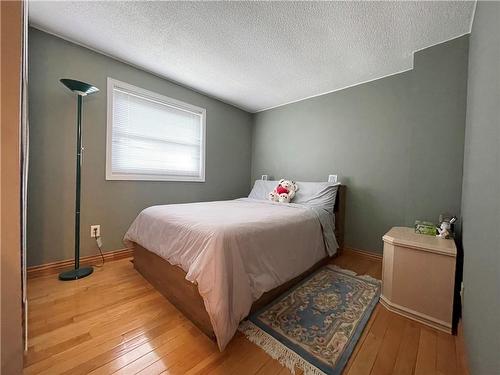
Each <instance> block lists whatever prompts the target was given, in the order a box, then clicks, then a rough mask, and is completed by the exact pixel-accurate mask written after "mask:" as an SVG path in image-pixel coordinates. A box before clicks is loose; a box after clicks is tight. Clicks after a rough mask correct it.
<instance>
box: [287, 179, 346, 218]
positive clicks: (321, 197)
mask: <svg viewBox="0 0 500 375" xmlns="http://www.w3.org/2000/svg"><path fill="white" fill-rule="evenodd" d="M297 185H298V187H299V190H297V192H296V193H295V197H294V198H293V201H292V202H293V203H298V204H305V205H308V206H311V207H316V208H322V209H324V210H327V211H328V212H330V213H331V214H333V208H334V205H335V199H336V197H337V191H338V188H339V185H340V184H339V183H333V182H297Z"/></svg>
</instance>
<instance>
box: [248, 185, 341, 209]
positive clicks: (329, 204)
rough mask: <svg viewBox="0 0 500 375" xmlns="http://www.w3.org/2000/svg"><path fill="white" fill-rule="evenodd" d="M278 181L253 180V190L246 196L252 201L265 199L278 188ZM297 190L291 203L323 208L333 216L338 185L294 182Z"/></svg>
mask: <svg viewBox="0 0 500 375" xmlns="http://www.w3.org/2000/svg"><path fill="white" fill-rule="evenodd" d="M278 183H279V181H264V180H255V183H254V185H253V189H252V191H251V192H250V194H249V195H248V198H252V199H263V200H265V199H267V196H268V195H269V193H270V192H271V191H273V189H274V188H275V187H276V186H278ZM296 183H297V186H298V187H299V190H297V192H296V193H295V197H294V198H293V199H292V203H298V204H305V205H308V206H311V207H317V208H323V209H325V210H327V211H328V212H330V213H332V214H333V206H334V205H335V199H336V197H337V190H338V187H339V185H340V184H339V183H332V182H296Z"/></svg>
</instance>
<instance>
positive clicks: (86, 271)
mask: <svg viewBox="0 0 500 375" xmlns="http://www.w3.org/2000/svg"><path fill="white" fill-rule="evenodd" d="M92 272H94V269H93V268H92V267H82V268H78V269H75V270H70V271H65V272H61V273H60V274H59V280H62V281H69V280H78V279H83V278H84V277H87V276H88V275H90V274H91V273H92Z"/></svg>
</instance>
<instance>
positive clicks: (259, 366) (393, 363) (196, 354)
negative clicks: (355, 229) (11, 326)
mask: <svg viewBox="0 0 500 375" xmlns="http://www.w3.org/2000/svg"><path fill="white" fill-rule="evenodd" d="M333 263H335V264H337V265H339V266H340V267H343V268H347V269H351V270H354V271H356V272H357V273H360V274H369V275H371V276H373V277H377V278H380V275H381V269H382V265H381V262H380V260H376V259H372V258H367V257H365V256H360V255H356V254H353V253H348V254H347V253H346V254H344V255H342V256H341V257H339V258H337V259H335V260H334V261H333ZM28 296H29V340H28V346H29V350H28V352H27V354H26V355H25V370H24V373H25V374H50V375H53V374H113V373H117V374H238V375H244V374H258V375H264V374H279V375H283V374H289V373H290V372H289V371H288V370H287V369H286V368H283V367H282V366H281V365H280V364H279V363H278V362H277V361H276V360H273V359H272V358H271V357H269V356H268V355H267V354H266V353H264V352H263V351H262V350H261V349H259V348H258V347H257V346H255V345H253V344H252V343H250V342H249V341H247V340H246V339H245V338H244V337H243V336H242V335H241V334H240V333H238V334H237V335H236V336H235V338H234V339H233V341H232V342H231V343H230V344H229V346H228V348H227V349H226V350H225V351H224V352H223V353H220V352H219V351H218V349H217V347H216V345H215V344H214V343H213V342H211V341H210V340H209V339H208V338H207V337H206V336H205V335H203V334H202V333H201V332H200V331H199V330H198V329H197V328H196V327H195V326H194V325H193V324H192V323H191V322H190V321H188V320H187V319H186V318H184V316H183V315H182V314H181V313H180V312H179V311H177V310H176V309H175V308H174V307H173V306H172V305H171V304H170V303H169V302H168V301H167V300H166V299H165V298H164V297H163V296H162V295H160V294H159V293H158V292H157V291H156V290H155V289H153V287H152V286H151V285H149V284H148V283H147V282H146V281H145V280H144V279H143V278H142V277H141V276H140V275H139V274H138V273H137V272H136V271H135V270H134V269H133V266H132V264H131V262H130V260H119V261H114V262H110V263H106V264H105V265H104V267H103V268H97V269H96V270H95V271H94V274H93V275H92V276H90V277H88V278H85V279H82V280H78V281H73V282H61V281H59V280H57V276H56V275H51V276H44V277H39V278H35V279H31V280H29V282H28ZM462 353H463V349H462V346H461V342H460V340H459V339H458V338H457V337H456V336H450V335H447V334H445V333H441V332H438V331H436V330H433V329H430V328H427V327H425V326H423V325H421V324H419V323H416V322H413V321H411V320H409V319H406V318H404V317H400V316H399V315H396V314H393V313H391V312H389V311H387V310H386V309H385V308H384V307H382V306H381V305H380V304H379V305H378V306H377V308H376V309H375V311H374V313H373V315H372V317H371V319H370V321H369V322H368V325H367V326H366V328H365V330H364V332H363V335H362V337H361V338H360V340H359V342H358V344H357V346H356V348H355V350H354V352H353V355H352V356H351V359H350V360H349V362H348V364H347V366H346V368H345V371H344V374H348V375H358V374H359V375H363V374H373V375H376V374H391V373H393V374H416V375H431V374H453V375H455V374H466V369H465V368H464V364H463V363H464V361H463V360H462V357H463V354H462Z"/></svg>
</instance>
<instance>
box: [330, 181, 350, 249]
mask: <svg viewBox="0 0 500 375" xmlns="http://www.w3.org/2000/svg"><path fill="white" fill-rule="evenodd" d="M346 190H347V188H346V186H345V185H340V186H339V190H338V191H337V197H336V198H335V207H334V208H333V212H334V213H335V237H336V238H337V242H338V244H339V250H338V254H340V253H341V252H342V250H343V249H344V228H345V196H346Z"/></svg>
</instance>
